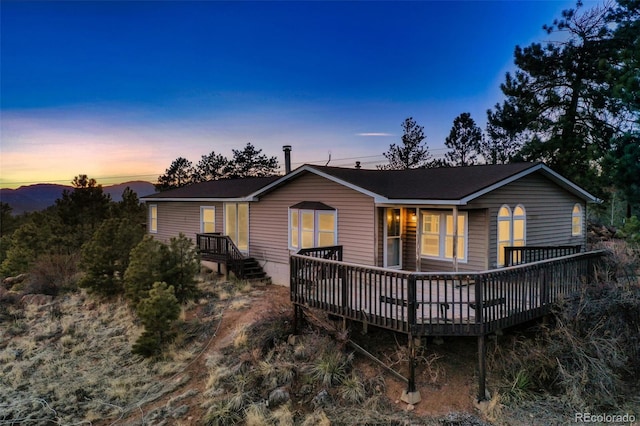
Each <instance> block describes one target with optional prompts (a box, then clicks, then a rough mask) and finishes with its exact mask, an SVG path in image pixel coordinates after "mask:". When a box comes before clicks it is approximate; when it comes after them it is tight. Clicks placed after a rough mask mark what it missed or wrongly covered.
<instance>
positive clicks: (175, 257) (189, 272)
mask: <svg viewBox="0 0 640 426" xmlns="http://www.w3.org/2000/svg"><path fill="white" fill-rule="evenodd" d="M165 265H166V266H165V267H166V270H165V271H164V272H163V274H162V277H163V280H164V281H166V282H167V283H169V284H171V286H172V287H173V288H174V289H175V295H176V297H177V298H178V301H180V302H184V301H186V300H188V299H190V298H193V297H194V296H195V295H196V294H197V287H196V275H197V274H198V272H199V271H200V258H199V256H198V251H197V250H196V248H195V246H194V244H193V242H192V241H191V240H190V239H189V238H187V237H186V236H185V235H184V234H182V233H180V235H178V237H174V238H171V240H170V241H169V250H168V252H167V259H166V262H165Z"/></svg>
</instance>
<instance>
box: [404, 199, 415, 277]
mask: <svg viewBox="0 0 640 426" xmlns="http://www.w3.org/2000/svg"><path fill="white" fill-rule="evenodd" d="M404 212H405V214H404V219H403V220H404V233H403V234H402V257H403V259H402V269H405V270H407V271H415V270H416V225H417V220H415V221H413V220H411V217H412V213H413V215H415V214H416V209H413V208H410V209H404ZM413 217H415V216H413Z"/></svg>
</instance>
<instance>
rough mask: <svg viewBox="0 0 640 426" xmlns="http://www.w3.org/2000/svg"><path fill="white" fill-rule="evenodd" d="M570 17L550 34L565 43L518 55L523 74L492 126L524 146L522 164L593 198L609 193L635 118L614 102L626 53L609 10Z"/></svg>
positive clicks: (512, 81)
mask: <svg viewBox="0 0 640 426" xmlns="http://www.w3.org/2000/svg"><path fill="white" fill-rule="evenodd" d="M580 7H581V4H580V3H578V9H576V10H573V9H571V10H566V11H564V12H563V13H562V17H561V19H558V20H556V21H555V22H554V23H553V25H549V26H545V27H543V28H544V29H545V30H546V31H547V33H549V34H556V33H562V35H556V38H559V39H561V40H562V41H559V42H550V43H548V44H546V45H542V44H540V43H533V44H532V45H530V46H528V47H525V48H521V47H519V46H517V47H516V49H515V64H516V66H517V67H518V70H517V71H516V72H515V73H514V74H513V75H512V74H511V73H507V75H506V78H505V82H504V83H503V84H502V85H501V89H502V91H503V93H504V94H505V96H506V98H507V99H506V101H505V102H504V104H503V105H502V106H500V105H496V110H495V113H493V114H490V115H489V117H488V118H489V123H490V124H491V125H492V126H495V127H502V128H503V130H504V133H505V135H507V137H513V139H512V140H514V139H520V140H522V142H523V148H522V150H521V151H520V154H519V157H520V158H521V159H523V160H527V161H544V162H545V163H547V165H549V166H550V167H552V168H553V169H554V170H556V171H557V172H559V173H560V174H562V175H563V176H566V177H568V178H569V179H571V180H573V181H575V182H576V183H578V184H580V185H581V186H583V187H584V188H586V189H588V190H590V191H591V192H593V193H596V194H598V193H601V187H602V181H601V177H602V176H601V174H600V171H601V170H602V168H601V167H598V165H601V164H602V160H603V158H604V157H605V156H606V154H607V153H608V151H609V149H610V144H611V140H612V138H613V137H614V136H616V135H618V134H619V133H620V131H621V128H622V126H623V125H624V123H625V121H626V119H627V116H628V115H627V110H626V108H625V105H624V103H623V102H621V101H620V100H619V99H616V98H615V97H614V96H613V90H612V89H613V87H614V85H613V84H612V81H615V80H616V79H618V77H619V73H620V69H619V67H618V66H617V65H616V64H618V63H619V60H620V49H619V47H618V46H617V42H616V40H615V37H614V36H613V32H612V29H611V28H612V24H613V22H614V19H613V17H612V15H611V10H610V9H609V8H608V7H607V6H602V7H594V8H592V9H590V10H587V11H585V12H582V11H581V10H580Z"/></svg>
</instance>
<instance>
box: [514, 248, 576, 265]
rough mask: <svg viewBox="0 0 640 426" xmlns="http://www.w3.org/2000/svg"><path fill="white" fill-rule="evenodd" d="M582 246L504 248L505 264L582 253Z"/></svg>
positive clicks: (516, 263) (519, 263) (517, 263)
mask: <svg viewBox="0 0 640 426" xmlns="http://www.w3.org/2000/svg"><path fill="white" fill-rule="evenodd" d="M581 248H582V246H580V245H579V244H578V245H573V246H522V247H505V248H504V259H505V265H504V266H514V265H521V264H523V263H531V262H537V261H539V260H547V259H553V258H556V257H562V256H567V255H570V254H576V253H580V250H581Z"/></svg>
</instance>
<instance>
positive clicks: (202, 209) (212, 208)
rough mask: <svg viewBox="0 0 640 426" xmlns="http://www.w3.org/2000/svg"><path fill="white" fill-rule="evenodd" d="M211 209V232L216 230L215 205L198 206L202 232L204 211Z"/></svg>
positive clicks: (202, 230)
mask: <svg viewBox="0 0 640 426" xmlns="http://www.w3.org/2000/svg"><path fill="white" fill-rule="evenodd" d="M205 210H213V232H216V207H215V206H200V233H202V234H204V233H205V231H204V211H205Z"/></svg>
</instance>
